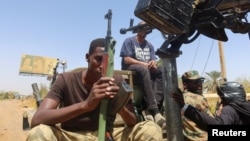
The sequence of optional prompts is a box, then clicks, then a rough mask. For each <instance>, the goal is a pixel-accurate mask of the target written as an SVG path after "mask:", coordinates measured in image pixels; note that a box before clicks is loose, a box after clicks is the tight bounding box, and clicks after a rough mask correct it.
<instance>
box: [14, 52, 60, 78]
mask: <svg viewBox="0 0 250 141" xmlns="http://www.w3.org/2000/svg"><path fill="white" fill-rule="evenodd" d="M57 63H58V59H56V58H48V57H41V56H33V55H22V58H21V65H20V69H19V74H37V75H49V74H53V71H54V68H55V67H56V66H57Z"/></svg>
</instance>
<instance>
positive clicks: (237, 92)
mask: <svg viewBox="0 0 250 141" xmlns="http://www.w3.org/2000/svg"><path fill="white" fill-rule="evenodd" d="M217 94H218V95H219V96H220V98H221V102H222V104H223V105H227V104H229V103H231V102H244V101H246V92H245V89H244V87H243V85H241V84H240V83H238V82H225V83H223V84H222V85H220V86H217Z"/></svg>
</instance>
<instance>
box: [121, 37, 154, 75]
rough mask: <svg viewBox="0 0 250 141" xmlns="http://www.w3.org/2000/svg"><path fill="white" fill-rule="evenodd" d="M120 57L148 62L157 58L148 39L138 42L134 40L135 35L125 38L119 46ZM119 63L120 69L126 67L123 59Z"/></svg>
mask: <svg viewBox="0 0 250 141" xmlns="http://www.w3.org/2000/svg"><path fill="white" fill-rule="evenodd" d="M120 57H122V58H123V57H132V58H134V59H136V60H139V61H142V62H149V61H151V60H156V59H157V58H156V56H155V50H154V47H153V45H152V44H151V43H150V42H148V41H145V42H144V43H143V44H140V43H138V42H137V41H136V37H135V36H133V37H129V38H127V39H125V41H124V42H123V45H122V48H121V52H120ZM121 65H122V70H125V69H126V68H127V67H128V65H126V64H125V63H124V60H123V59H122V62H121Z"/></svg>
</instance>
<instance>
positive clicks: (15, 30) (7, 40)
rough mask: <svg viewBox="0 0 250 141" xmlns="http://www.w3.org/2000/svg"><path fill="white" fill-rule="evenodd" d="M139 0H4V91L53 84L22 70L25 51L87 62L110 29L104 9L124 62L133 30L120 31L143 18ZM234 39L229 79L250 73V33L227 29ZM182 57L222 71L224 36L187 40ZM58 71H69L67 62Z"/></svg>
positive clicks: (0, 7) (0, 16)
mask: <svg viewBox="0 0 250 141" xmlns="http://www.w3.org/2000/svg"><path fill="white" fill-rule="evenodd" d="M136 5H137V0H126V1H125V0H42V1H41V0H0V21H1V22H0V50H1V53H0V54H1V55H0V68H1V69H0V70H1V73H0V92H8V91H14V92H18V93H20V94H24V95H29V94H32V87H31V84H32V83H37V84H38V85H40V84H43V85H47V86H49V84H50V81H48V80H47V77H46V76H37V75H21V74H19V67H20V62H21V56H22V55H23V54H27V55H35V56H43V57H51V58H58V59H59V60H61V61H67V67H66V71H70V70H72V69H74V68H78V67H87V62H86V60H85V54H86V53H87V51H88V48H89V44H90V42H91V41H92V40H93V39H95V38H99V37H105V36H106V34H107V25H108V22H107V20H106V19H104V15H105V14H106V13H107V12H108V10H109V9H111V10H112V22H111V29H112V32H111V35H112V37H113V38H114V39H115V40H116V45H115V49H116V52H115V69H117V70H119V69H120V68H121V65H120V64H121V58H120V57H119V52H120V49H121V46H122V43H123V41H124V39H125V38H127V37H130V36H134V34H132V33H131V32H127V33H126V34H120V29H121V28H128V27H129V22H130V19H131V18H132V19H134V25H135V24H137V23H138V22H139V21H140V19H139V18H138V17H136V16H135V15H134V10H135V7H136ZM226 33H227V36H228V38H229V40H228V41H227V42H223V48H224V57H225V66H226V74H227V79H228V80H229V81H234V80H236V79H237V78H249V76H250V66H249V60H250V55H249V54H250V40H249V37H248V35H247V34H233V33H232V32H231V31H229V30H226ZM147 40H148V41H150V42H151V43H152V44H153V45H154V46H155V49H157V48H159V47H160V46H161V44H162V43H163V41H164V39H163V38H162V35H161V32H160V31H158V30H156V29H155V30H153V32H152V33H151V34H149V35H148V36H147ZM180 50H181V51H182V54H181V55H180V56H179V57H177V58H176V62H177V73H178V75H181V74H182V73H184V72H185V71H188V70H197V71H198V72H199V73H200V74H201V75H202V76H205V73H206V72H210V71H220V58H219V48H218V41H216V40H213V39H210V38H208V37H206V36H203V35H200V36H199V37H198V38H197V39H196V40H195V41H194V42H192V43H190V44H184V45H183V46H182V47H181V49H180ZM57 71H58V72H59V73H61V72H63V68H62V66H59V67H58V69H57Z"/></svg>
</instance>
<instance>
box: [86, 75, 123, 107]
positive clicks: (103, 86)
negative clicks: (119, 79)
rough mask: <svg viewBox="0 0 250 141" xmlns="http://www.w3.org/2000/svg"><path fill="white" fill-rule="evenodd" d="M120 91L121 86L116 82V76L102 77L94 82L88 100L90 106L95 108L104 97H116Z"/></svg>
mask: <svg viewBox="0 0 250 141" xmlns="http://www.w3.org/2000/svg"><path fill="white" fill-rule="evenodd" d="M118 91H119V87H118V86H117V84H115V82H114V78H110V77H102V78H100V79H99V80H98V81H97V82H96V83H94V85H93V87H92V89H91V91H90V94H89V96H88V98H87V100H86V102H87V104H88V107H89V108H90V109H92V110H93V109H94V108H96V106H97V105H98V104H99V103H100V101H101V100H102V99H104V98H108V99H109V98H114V97H115V95H116V94H117V93H118Z"/></svg>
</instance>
